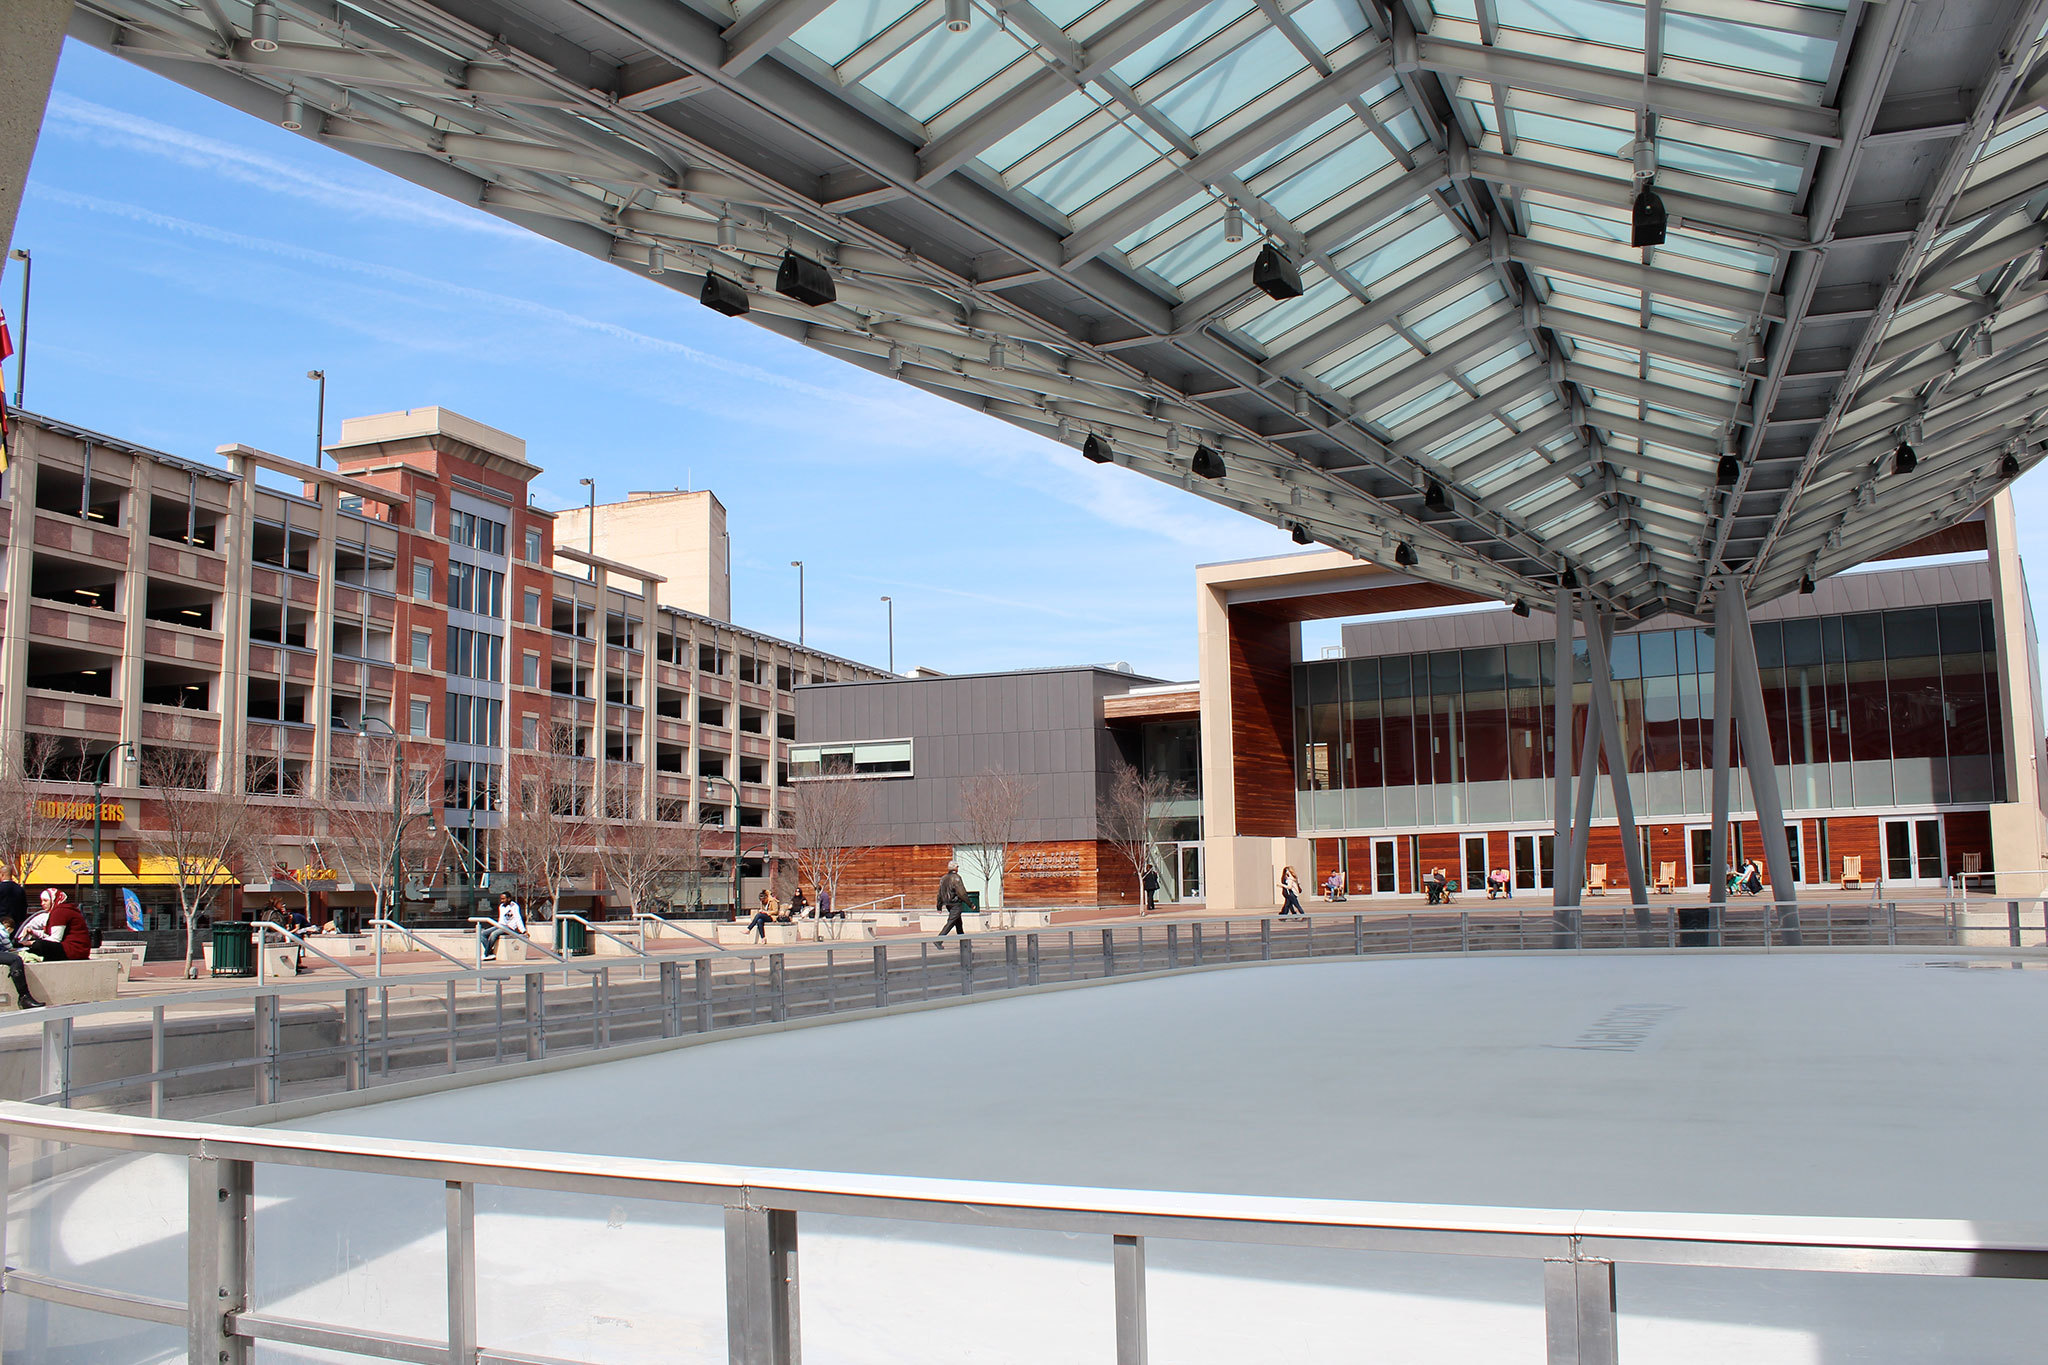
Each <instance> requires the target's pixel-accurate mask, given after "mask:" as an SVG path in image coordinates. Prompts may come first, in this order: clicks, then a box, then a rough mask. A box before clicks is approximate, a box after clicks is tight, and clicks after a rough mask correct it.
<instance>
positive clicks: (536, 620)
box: [524, 588, 540, 626]
mask: <svg viewBox="0 0 2048 1365" xmlns="http://www.w3.org/2000/svg"><path fill="white" fill-rule="evenodd" d="M524 620H525V621H526V624H527V625H529V626H537V625H539V624H540V594H539V593H537V592H535V591H534V590H533V589H532V588H528V589H527V590H526V611H525V613H524Z"/></svg>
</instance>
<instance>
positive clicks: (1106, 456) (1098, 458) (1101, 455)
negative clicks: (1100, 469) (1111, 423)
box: [1081, 434, 1111, 464]
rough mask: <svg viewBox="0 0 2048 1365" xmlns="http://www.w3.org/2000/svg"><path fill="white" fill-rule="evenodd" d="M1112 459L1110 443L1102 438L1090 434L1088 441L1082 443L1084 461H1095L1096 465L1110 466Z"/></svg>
mask: <svg viewBox="0 0 2048 1365" xmlns="http://www.w3.org/2000/svg"><path fill="white" fill-rule="evenodd" d="M1110 457H1111V451H1110V448H1109V442H1107V441H1105V440H1103V439H1102V438H1101V437H1100V436H1096V435H1093V434H1090V435H1089V437H1088V439H1087V440H1085V441H1083V442H1081V458H1082V459H1084V460H1090V461H1093V462H1094V463H1096V464H1108V463H1109V462H1110Z"/></svg>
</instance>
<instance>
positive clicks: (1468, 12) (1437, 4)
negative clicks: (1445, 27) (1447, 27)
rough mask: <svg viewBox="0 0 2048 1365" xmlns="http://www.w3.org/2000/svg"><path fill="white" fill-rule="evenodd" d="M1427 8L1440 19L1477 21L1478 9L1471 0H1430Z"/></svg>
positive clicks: (1474, 22)
mask: <svg viewBox="0 0 2048 1365" xmlns="http://www.w3.org/2000/svg"><path fill="white" fill-rule="evenodd" d="M1429 8H1430V11H1431V12H1432V13H1434V14H1435V15H1436V16H1437V17H1438V18H1441V19H1463V20H1464V21H1465V22H1467V23H1471V24H1476V23H1478V22H1479V10H1478V7H1477V6H1475V5H1474V4H1473V0H1430V5H1429Z"/></svg>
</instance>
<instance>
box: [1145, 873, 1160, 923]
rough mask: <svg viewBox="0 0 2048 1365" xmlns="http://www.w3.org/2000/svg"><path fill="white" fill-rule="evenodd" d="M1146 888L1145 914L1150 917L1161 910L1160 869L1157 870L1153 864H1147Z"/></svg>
mask: <svg viewBox="0 0 2048 1365" xmlns="http://www.w3.org/2000/svg"><path fill="white" fill-rule="evenodd" d="M1144 887H1145V910H1144V913H1145V914H1148V915H1149V914H1151V913H1152V912H1153V911H1154V910H1157V909H1158V908H1159V869H1158V868H1156V867H1154V866H1152V864H1150V863H1147V864H1145V881H1144Z"/></svg>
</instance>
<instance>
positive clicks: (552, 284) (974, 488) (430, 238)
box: [0, 0, 2048, 678]
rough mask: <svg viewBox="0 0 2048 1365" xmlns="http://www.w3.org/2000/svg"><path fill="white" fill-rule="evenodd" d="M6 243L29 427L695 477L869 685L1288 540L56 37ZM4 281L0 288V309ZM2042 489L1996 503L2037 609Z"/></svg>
mask: <svg viewBox="0 0 2048 1365" xmlns="http://www.w3.org/2000/svg"><path fill="white" fill-rule="evenodd" d="M0 3H4V0H0ZM14 242H15V244H16V245H20V246H26V247H28V248H29V249H30V250H31V251H33V252H34V254H35V265H36V272H35V299H34V316H33V319H32V321H33V329H34V330H33V337H32V352H31V364H30V369H29V386H28V395H27V397H28V402H27V406H28V407H30V408H32V409H35V410H37V411H40V412H46V413H49V414H51V415H53V416H57V417H62V418H64V419H66V420H69V421H73V422H76V423H78V424H80V425H82V426H87V427H92V428H96V429H98V430H102V431H106V432H108V433H109V434H112V435H117V436H121V437H124V438H126V439H129V440H133V441H137V442H140V443H143V444H147V445H152V446H156V447H158V448H160V449H163V450H167V451H170V452H173V453H175V454H179V455H183V456H187V457H190V458H198V459H211V458H212V451H213V450H214V448H215V447H216V446H219V445H222V444H225V443H228V442H233V441H242V442H247V443H248V444H250V445H254V446H259V447H262V448H264V449H268V450H272V451H276V452H278V453H281V454H287V455H293V456H297V457H299V458H302V459H303V458H307V457H308V456H309V455H310V453H311V450H312V444H313V412H314V386H313V384H312V383H311V382H310V381H308V380H307V379H306V378H305V377H304V376H305V372H306V371H307V370H308V369H312V368H324V369H325V370H326V371H327V374H328V405H327V411H328V429H329V431H330V432H332V431H333V430H334V429H335V427H336V426H337V424H338V423H339V421H340V419H341V418H342V417H343V416H349V415H355V414H362V413H373V412H387V411H391V410H393V409H398V408H406V407H421V406H427V405H431V404H440V405H442V406H444V407H449V408H453V409H455V410H457V411H459V412H463V413H466V414H468V415H469V416H471V417H475V418H477V419H478V420H480V421H484V422H488V423H490V424H491V425H493V426H497V427H501V428H503V429H505V430H507V431H510V432H513V433H514V434H516V435H519V436H523V437H525V438H526V440H527V443H528V455H529V457H530V458H531V459H532V460H533V462H534V463H536V464H538V465H541V466H542V467H543V468H544V469H545V470H546V471H547V472H546V473H544V474H543V475H542V476H541V477H540V478H539V480H538V481H537V482H536V485H535V489H536V493H537V495H538V501H540V502H541V503H542V504H543V505H546V506H555V507H560V506H564V505H567V504H569V503H572V502H579V501H581V498H580V496H579V494H580V493H581V492H582V490H581V489H580V488H578V486H577V482H576V481H577V480H578V479H579V478H582V477H585V476H589V477H594V478H595V479H596V480H597V485H598V496H599V497H600V498H604V499H614V498H618V497H622V496H623V495H624V494H625V493H626V492H627V491H628V490H629V489H633V488H650V487H651V488H663V487H681V486H694V487H699V488H706V487H708V488H711V489H713V490H714V491H716V492H717V494H718V495H719V497H720V499H721V500H722V501H723V502H724V503H725V505H726V508H727V511H728V526H729V529H730V531H731V533H732V541H733V554H734V570H733V615H734V619H735V620H736V621H737V622H738V623H739V624H741V625H744V626H748V627H751V628H753V629H757V630H763V631H768V632H770V633H773V634H778V635H784V636H789V637H792V638H793V637H794V636H795V635H796V631H797V589H796V571H795V570H794V569H791V568H790V567H789V561H790V560H792V559H802V560H804V561H805V562H806V564H807V566H808V568H807V573H806V586H807V590H808V591H807V599H806V600H807V610H806V625H807V637H808V639H809V641H810V643H812V644H814V645H816V646H818V647H820V648H823V649H828V650H831V651H833V652H835V653H839V654H844V655H847V656H849V657H852V658H856V659H861V660H864V661H867V662H871V663H876V664H880V663H882V662H883V661H884V656H885V652H886V648H887V644H886V638H885V627H884V621H885V616H884V609H883V606H882V604H881V602H880V600H879V599H880V597H881V595H882V594H884V593H887V594H889V595H891V596H893V597H894V598H895V600H896V663H897V665H898V667H900V668H908V667H910V666H911V665H914V664H924V665H928V666H931V667H934V668H940V669H944V670H947V671H949V672H952V671H970V670H983V669H1000V668H1023V667H1032V666H1040V665H1053V664H1074V663H1102V662H1109V661H1114V660H1127V661H1129V662H1130V663H1131V664H1132V665H1134V666H1135V667H1136V668H1137V669H1139V670H1140V671H1141V672H1148V673H1152V674H1155V675H1158V676H1161V677H1168V678H1191V677H1193V676H1194V669H1195V637H1194V626H1195V621H1194V590H1193V569H1194V567H1195V565H1197V564H1201V563H1209V562H1213V561H1216V560H1229V559H1241V558H1248V557H1251V556H1255V555H1263V554H1274V553H1284V552H1288V551H1292V550H1294V549H1296V548H1297V547H1295V546H1294V545H1292V544H1291V543H1290V542H1289V541H1288V539H1287V538H1286V536H1285V535H1283V534H1282V533H1280V532H1279V531H1277V530H1275V529H1274V528H1272V527H1269V526H1266V525H1265V524H1263V523H1261V522H1257V521H1254V520H1252V519H1250V518H1248V517H1244V516H1240V515H1238V514H1236V513H1234V512H1229V511H1225V510H1224V509H1221V508H1218V507H1216V506H1214V505H1212V504H1210V503H1207V502H1204V501H1202V500H1201V499H1199V498H1195V497H1192V496H1190V495H1188V494H1185V493H1182V492H1178V491H1176V490H1173V489H1170V488H1167V487H1165V486H1164V485H1161V484H1157V483H1154V482H1152V481H1150V480H1148V479H1145V478H1143V477H1142V476H1139V475H1136V474H1133V473H1130V472H1129V471H1126V470H1121V469H1116V468H1112V467H1097V466H1094V465H1090V464H1088V463H1087V462H1086V461H1084V460H1082V459H1081V458H1080V456H1079V454H1078V453H1076V452H1075V451H1073V450H1071V449H1067V448H1064V447H1061V446H1059V445H1056V444H1054V443H1053V442H1050V441H1047V440H1044V439H1042V438H1039V437H1037V436H1033V435H1030V434H1028V433H1025V432H1022V431H1019V430H1017V429H1015V428H1013V427H1010V426H1008V425H1006V424H1004V423H1001V422H998V421H995V420H994V419H992V418H987V417H983V416H981V415H980V414H978V413H973V412H969V411H968V410H966V409H965V408H961V407H958V406H956V405H954V404H952V403H948V402H945V401H944V400H941V399H938V398H934V397H931V396H929V395H926V394H923V393H921V392H919V391H917V390H914V389H912V388H910V387H908V386H907V385H902V384H897V383H894V382H892V381H889V380H885V379H881V378H878V377H875V376H872V375H869V374H868V373H866V372H865V371H862V370H858V369H855V368H854V367H852V366H850V365H847V364H844V363H842V362H840V361H837V360H834V359H831V358H829V357H827V356H824V355H820V354H818V353H816V352H813V351H810V350H807V349H805V348H804V347H801V346H799V345H796V344H795V343H793V342H789V341H785V340H783V339H781V338H779V337H776V336H773V335H771V334H769V333H767V332H765V331H762V330H761V329H759V328H757V327H754V326H752V325H750V324H748V323H745V322H741V321H737V320H734V319H728V318H723V317H719V316H717V315H716V314H713V313H711V312H710V311H709V310H707V309H704V308H702V307H699V306H698V305H697V304H696V303H695V302H694V301H692V300H690V299H689V298H687V297H686V296H684V295H682V294H679V293H677V292H676V291H674V290H672V289H669V288H665V287H663V286H662V285H659V284H657V283H654V282H653V281H651V280H648V279H645V278H641V277H639V276H637V275H635V274H633V273H631V272H628V271H625V270H621V269H619V268H618V267H616V266H611V265H607V264H604V263H602V262H598V261H595V260H592V259H590V258H589V257H587V256H584V255H582V254H581V253H579V252H574V251H570V250H569V249H568V248H566V247H561V246H558V245H556V244H554V243H552V242H548V241H546V240H544V239H542V238H540V237H537V236H534V235H533V234H530V233H528V232H526V231H524V230H523V229H520V228H517V227H514V226H511V225H510V224H507V223H504V222H501V221H500V220H498V219H495V218H492V217H490V216H488V215H485V214H482V213H478V212H475V211H473V210H470V209H467V208H464V207H462V206H460V205H458V204H455V203H453V202H451V201H448V200H445V199H442V198H440V197H439V196H436V195H433V194H430V193H428V192H427V191H425V190H421V189H416V188H414V187H413V186H411V185H409V184H407V183H406V182H404V181H401V180H398V179H396V178H395V177H392V176H389V175H386V174H384V173H383V172H381V171H377V170H374V169H372V168H370V167H368V166H365V165H363V164H361V163H359V162H357V161H355V160H353V159H352V158H349V157H346V156H343V155H342V154H340V153H339V152H335V151H331V150H329V149H327V148H325V147H322V146H321V145H319V144H318V143H316V142H314V141H311V140H309V139H307V138H305V137H303V136H301V135H299V134H297V133H288V132H286V131H284V130H283V129H282V128H278V127H275V126H273V125H271V124H268V123H264V122H261V121H259V120H256V119H252V118H250V117H248V116H247V115H244V114H241V113H239V112H237V111H235V110H232V109H229V108H227V107H226V106H224V105H219V104H215V103H214V102H212V101H210V100H207V99H205V98H203V97H201V96H199V95H196V94H193V93H191V92H189V91H187V90H185V89H184V88H183V87H180V86H177V85H173V84H171V83H170V82H168V81H165V80H162V79H160V78H158V77H156V76H153V75H151V74H149V73H147V72H144V71H141V70H139V69H137V68H135V67H132V66H129V65H128V64H126V63H124V62H121V61H119V60H117V59H115V58H113V57H109V56H106V55H104V54H102V53H99V52H97V51H94V50H93V49H91V48H87V47H83V46H80V45H78V44H76V43H67V45H66V47H65V52H64V58H63V62H62V64H61V66H60V67H59V69H58V73H57V82H56V89H55V91H54V93H53V95H52V98H51V103H50V108H49V113H48V116H47V118H46V120H45V123H44V126H43V135H42V140H41V143H40V145H39V147H38V150H37V154H36V160H35V165H34V168H33V171H32V173H31V175H30V179H29V184H28V191H27V195H26V198H25V200H24V202H23V205H22V212H21V219H20V222H19V223H18V225H17V227H16V230H15V235H14ZM17 269H18V267H17ZM19 287H20V277H19V275H18V274H17V273H15V271H13V270H10V271H9V272H8V273H7V275H6V276H5V278H4V280H0V298H4V299H5V301H6V306H7V308H8V310H9V314H10V317H13V316H15V315H16V314H17V312H18V306H19ZM10 378H11V375H10ZM2042 478H2043V476H2041V475H2035V476H2033V477H2032V478H2030V479H2029V480H2027V481H2026V482H2025V483H2023V484H2022V485H2021V486H2020V488H2019V490H2018V492H2017V494H2016V497H2017V500H2018V504H2019V521H2020V527H2021V548H2022V550H2023V552H2025V553H2027V554H2028V556H2029V559H2030V566H2029V567H2030V570H2031V572H2030V573H2029V575H2028V576H2029V579H2030V580H2031V581H2032V584H2033V587H2034V590H2035V591H2034V595H2035V597H2036V598H2037V600H2048V598H2043V597H2042V589H2043V587H2044V585H2043V583H2042V582H2041V580H2040V579H2039V578H2038V577H2037V575H2038V574H2039V573H2040V572H2042V569H2041V566H2043V565H2048V517H2044V516H2043V515H2041V514H2042V513H2043V512H2044V511H2048V505H2044V504H2048V484H2044V483H2043V482H2042ZM1335 639H1336V628H1335V625H1334V623H1328V624H1325V625H1323V626H1321V627H1320V628H1319V629H1317V630H1316V631H1315V632H1314V638H1313V639H1312V640H1311V641H1310V648H1309V650H1308V652H1309V653H1310V654H1313V653H1315V646H1316V645H1317V644H1319V643H1321V642H1322V641H1324V640H1328V641H1334V640H1335Z"/></svg>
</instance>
